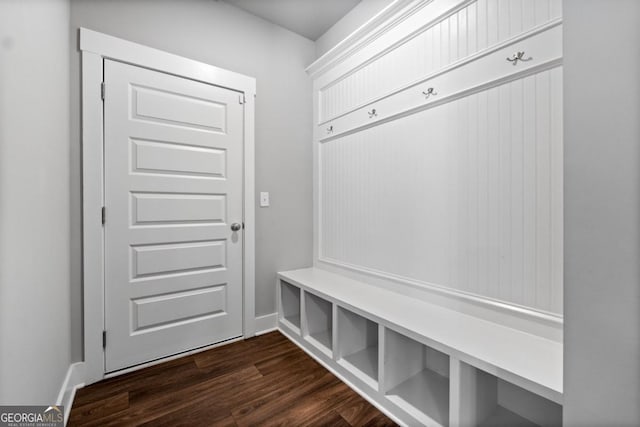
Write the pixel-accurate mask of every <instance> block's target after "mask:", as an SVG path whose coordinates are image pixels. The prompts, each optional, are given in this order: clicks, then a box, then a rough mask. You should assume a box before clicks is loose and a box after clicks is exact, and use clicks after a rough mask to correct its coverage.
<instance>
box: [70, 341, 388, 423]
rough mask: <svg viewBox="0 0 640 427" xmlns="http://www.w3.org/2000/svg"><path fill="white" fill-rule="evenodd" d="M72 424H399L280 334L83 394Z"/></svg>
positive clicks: (167, 365)
mask: <svg viewBox="0 0 640 427" xmlns="http://www.w3.org/2000/svg"><path fill="white" fill-rule="evenodd" d="M68 425H69V426H121V425H127V426H275V425H290V426H337V427H339V426H367V427H376V426H394V425H395V424H394V423H393V422H392V421H391V420H390V419H388V418H387V417H386V416H384V414H382V413H381V412H380V411H378V410H377V409H376V408H375V407H373V406H372V405H371V404H369V403H368V402H367V401H366V400H364V399H363V398H362V397H360V396H359V395H358V394H356V393H355V392H354V391H353V390H351V389H350V388H349V387H347V386H346V385H345V384H344V383H343V382H341V381H340V380H339V379H337V378H336V377H335V376H334V375H333V374H331V373H330V372H329V371H327V370H326V369H325V368H323V367H322V366H321V365H320V364H318V363H317V362H316V361H315V360H313V359H312V358H310V357H309V356H308V355H307V354H306V353H304V352H303V351H302V350H300V349H299V348H298V347H297V346H296V345H294V344H293V343H291V342H290V341H289V340H288V339H287V338H285V337H284V336H283V335H282V334H280V333H279V332H272V333H269V334H266V335H262V336H259V337H256V338H252V339H249V340H245V341H241V342H237V343H234V344H229V345H226V346H222V347H218V348H214V349H212V350H208V351H205V352H202V353H198V354H194V355H192V356H185V357H183V358H180V359H176V360H172V361H170V362H166V363H162V364H160V365H156V366H152V367H149V368H146V369H142V370H140V371H136V372H132V373H129V374H125V375H121V376H119V377H116V378H111V379H107V380H104V381H101V382H99V383H96V384H92V385H90V386H88V387H85V388H83V389H81V390H78V393H77V395H76V398H75V401H74V404H73V408H72V409H71V415H70V418H69V424H68Z"/></svg>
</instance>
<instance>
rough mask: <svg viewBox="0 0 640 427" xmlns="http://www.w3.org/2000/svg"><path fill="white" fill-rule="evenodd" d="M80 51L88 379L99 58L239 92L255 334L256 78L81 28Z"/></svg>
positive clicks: (99, 288) (95, 364) (98, 169)
mask: <svg viewBox="0 0 640 427" xmlns="http://www.w3.org/2000/svg"><path fill="white" fill-rule="evenodd" d="M80 50H81V52H82V161H83V183H82V187H83V190H82V192H83V207H82V209H83V264H84V270H83V287H84V353H85V363H84V367H85V371H86V375H85V381H86V383H87V384H91V383H93V382H96V381H99V380H101V379H103V378H104V377H105V359H104V351H103V348H102V331H103V330H104V232H103V227H102V224H101V220H100V217H101V209H102V206H103V202H104V195H103V189H104V182H103V176H104V173H103V103H102V98H101V89H100V86H101V83H102V81H103V63H104V60H105V59H112V60H116V61H120V62H124V63H128V64H131V65H136V66H140V67H144V68H147V69H151V70H156V71H160V72H164V73H168V74H172V75H176V76H181V77H185V78H188V79H191V80H195V81H199V82H203V83H207V84H212V85H216V86H219V87H224V88H227V89H231V90H235V91H237V92H241V93H243V94H244V96H245V101H246V102H245V104H244V165H243V168H244V195H243V203H244V207H243V211H244V225H245V229H244V254H243V264H244V265H243V336H244V337H245V338H248V337H251V336H254V335H255V331H256V324H255V323H256V319H255V314H254V311H255V206H254V203H255V198H254V194H255V183H254V181H255V148H254V146H255V131H254V123H255V94H256V80H255V78H253V77H249V76H245V75H242V74H239V73H235V72H232V71H228V70H224V69H222V68H218V67H215V66H213V65H210V64H205V63H202V62H198V61H194V60H192V59H188V58H184V57H181V56H177V55H174V54H171V53H167V52H163V51H161V50H157V49H154V48H150V47H147V46H143V45H140V44H137V43H133V42H130V41H127V40H122V39H119V38H116V37H112V36H109V35H106V34H102V33H98V32H96V31H92V30H89V29H86V28H80Z"/></svg>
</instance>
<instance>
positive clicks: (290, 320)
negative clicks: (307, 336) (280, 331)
mask: <svg viewBox="0 0 640 427" xmlns="http://www.w3.org/2000/svg"><path fill="white" fill-rule="evenodd" d="M281 321H282V322H284V323H285V324H286V325H287V326H289V328H291V329H292V330H294V331H295V332H297V333H300V315H299V314H297V315H291V316H286V317H284V318H282V319H281Z"/></svg>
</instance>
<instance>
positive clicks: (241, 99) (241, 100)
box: [238, 93, 247, 105]
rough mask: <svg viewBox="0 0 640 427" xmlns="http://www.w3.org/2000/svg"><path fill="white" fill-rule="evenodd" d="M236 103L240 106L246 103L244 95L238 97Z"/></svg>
mask: <svg viewBox="0 0 640 427" xmlns="http://www.w3.org/2000/svg"><path fill="white" fill-rule="evenodd" d="M238 101H239V102H240V105H244V104H246V103H247V98H245V97H244V93H241V94H240V95H238Z"/></svg>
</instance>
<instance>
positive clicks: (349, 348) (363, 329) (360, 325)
mask: <svg viewBox="0 0 640 427" xmlns="http://www.w3.org/2000/svg"><path fill="white" fill-rule="evenodd" d="M337 333H338V352H337V359H338V363H339V364H341V365H342V366H344V367H346V368H347V369H351V370H352V372H354V374H355V375H357V376H359V377H360V379H361V380H362V381H364V382H365V383H367V384H368V385H369V386H370V387H372V388H374V389H377V388H378V325H377V324H376V323H375V322H372V321H371V320H369V319H367V318H365V317H362V316H360V315H358V314H355V313H352V312H351V311H349V310H346V309H343V308H341V307H339V308H338V331H337Z"/></svg>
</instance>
